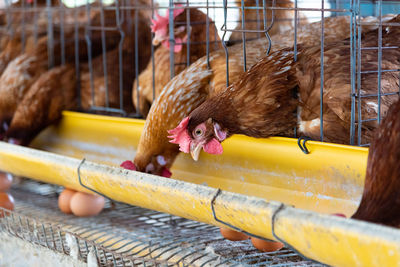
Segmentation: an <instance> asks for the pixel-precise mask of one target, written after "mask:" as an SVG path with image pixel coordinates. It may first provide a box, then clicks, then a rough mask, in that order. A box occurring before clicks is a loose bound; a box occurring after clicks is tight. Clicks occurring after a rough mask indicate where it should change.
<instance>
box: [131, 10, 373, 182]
mask: <svg viewBox="0 0 400 267" xmlns="http://www.w3.org/2000/svg"><path fill="white" fill-rule="evenodd" d="M369 20H370V19H369ZM349 22H350V19H349V18H348V17H332V18H327V19H325V24H324V25H325V28H324V30H325V40H326V43H328V42H329V41H336V40H337V38H341V39H344V38H346V37H348V36H349V35H350V32H349V30H350V26H349ZM337 29H342V31H337ZM320 30H321V23H320V22H316V23H312V24H309V25H307V26H304V27H301V28H299V31H298V41H299V43H305V44H308V45H316V44H319V42H320V39H319V38H320V37H319V34H320ZM293 36H294V33H293V31H292V30H290V31H287V32H285V33H284V34H282V35H275V37H274V38H273V39H272V42H273V44H272V49H273V51H276V50H277V49H279V48H283V47H290V46H291V45H293ZM267 44H268V42H267V41H266V40H265V39H264V38H261V39H258V40H254V41H251V42H248V43H247V44H246V47H247V54H246V56H247V58H246V60H247V61H246V63H247V66H251V65H254V64H255V63H257V61H258V60H259V59H260V58H262V57H263V56H265V52H264V49H265V48H266V47H267ZM229 55H230V56H229V82H230V83H233V82H236V81H238V80H239V78H240V75H241V74H242V73H243V72H244V70H243V69H244V67H243V65H244V60H243V54H242V45H241V44H237V45H235V46H232V47H230V48H229ZM225 60H226V58H225V53H224V52H223V51H218V52H214V53H212V54H211V55H210V68H208V66H207V60H206V58H205V57H204V58H202V59H199V60H198V61H196V62H195V63H193V64H192V65H191V66H190V67H189V68H187V69H186V70H184V71H183V72H182V73H180V74H179V75H177V76H176V77H174V79H172V80H171V81H170V82H169V83H168V84H167V85H166V86H165V87H164V89H163V91H162V92H161V93H160V95H159V96H158V97H157V99H156V100H155V102H154V103H153V106H152V107H151V109H150V112H149V115H148V117H147V120H146V123H145V127H144V129H143V134H142V136H141V137H140V141H139V146H138V150H137V152H136V155H135V159H134V163H135V165H136V166H137V169H138V170H139V171H146V169H147V170H149V167H148V166H150V167H151V168H150V169H152V170H151V171H149V172H151V173H153V174H161V172H162V170H163V169H164V168H170V167H171V165H172V163H173V162H174V160H175V158H176V156H177V155H178V153H179V148H178V147H177V146H176V145H174V144H171V143H169V140H168V138H167V131H168V130H170V129H172V128H174V127H176V126H177V125H178V124H179V122H180V121H181V120H182V119H183V118H184V117H186V116H187V115H188V114H189V113H190V112H191V111H192V110H194V109H195V108H197V107H198V106H199V105H200V104H201V103H203V102H204V101H205V100H206V99H207V98H210V97H211V96H213V95H214V94H216V93H218V92H219V91H221V90H224V89H225V88H226V65H225ZM161 157H162V158H163V159H164V160H161V161H160V160H159V159H160V158H161ZM159 161H160V162H162V163H163V164H159V163H158V162H159Z"/></svg>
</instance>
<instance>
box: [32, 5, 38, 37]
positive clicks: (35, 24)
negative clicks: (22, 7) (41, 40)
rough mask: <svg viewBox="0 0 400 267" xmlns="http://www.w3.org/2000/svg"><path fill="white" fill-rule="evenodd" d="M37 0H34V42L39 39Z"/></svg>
mask: <svg viewBox="0 0 400 267" xmlns="http://www.w3.org/2000/svg"><path fill="white" fill-rule="evenodd" d="M36 8H37V0H33V42H34V44H36V43H37V40H38V25H37V21H38V11H37V9H36Z"/></svg>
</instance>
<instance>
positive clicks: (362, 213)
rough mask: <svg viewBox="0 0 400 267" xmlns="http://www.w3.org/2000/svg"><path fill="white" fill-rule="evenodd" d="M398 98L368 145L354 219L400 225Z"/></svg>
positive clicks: (399, 107) (399, 115)
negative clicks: (360, 194) (359, 197)
mask: <svg viewBox="0 0 400 267" xmlns="http://www.w3.org/2000/svg"><path fill="white" fill-rule="evenodd" d="M399 160H400V102H399V101H398V102H397V103H396V104H394V105H392V106H391V107H390V109H389V111H388V114H387V116H386V118H384V119H383V120H382V124H381V126H380V127H379V130H377V131H376V133H375V138H374V140H373V142H372V144H371V146H370V148H369V154H368V163H367V173H366V177H365V185H364V193H363V196H362V199H361V203H360V205H359V207H358V209H357V211H356V213H355V214H354V215H353V216H352V218H354V219H359V220H364V221H368V222H373V223H379V224H385V225H389V226H395V227H399V226H400V190H399V188H400V164H399Z"/></svg>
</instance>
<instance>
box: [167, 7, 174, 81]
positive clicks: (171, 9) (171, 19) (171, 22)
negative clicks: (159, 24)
mask: <svg viewBox="0 0 400 267" xmlns="http://www.w3.org/2000/svg"><path fill="white" fill-rule="evenodd" d="M168 11H169V24H168V26H169V44H170V45H169V47H170V48H169V66H170V77H171V79H172V78H174V76H175V54H174V48H175V34H174V0H169V9H168Z"/></svg>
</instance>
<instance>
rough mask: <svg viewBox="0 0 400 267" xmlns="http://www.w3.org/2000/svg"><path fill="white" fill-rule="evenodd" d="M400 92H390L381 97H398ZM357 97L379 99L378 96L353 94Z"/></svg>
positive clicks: (382, 94)
mask: <svg viewBox="0 0 400 267" xmlns="http://www.w3.org/2000/svg"><path fill="white" fill-rule="evenodd" d="M398 94H399V92H390V93H381V94H380V96H388V95H398ZM353 96H355V97H360V98H370V97H375V98H376V97H378V94H361V95H358V94H357V93H355V94H353Z"/></svg>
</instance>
